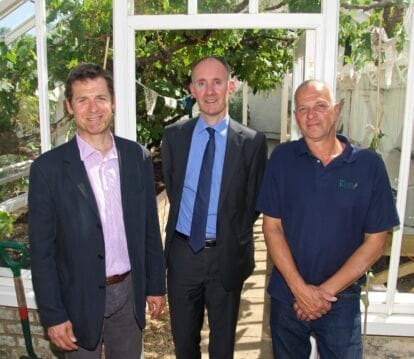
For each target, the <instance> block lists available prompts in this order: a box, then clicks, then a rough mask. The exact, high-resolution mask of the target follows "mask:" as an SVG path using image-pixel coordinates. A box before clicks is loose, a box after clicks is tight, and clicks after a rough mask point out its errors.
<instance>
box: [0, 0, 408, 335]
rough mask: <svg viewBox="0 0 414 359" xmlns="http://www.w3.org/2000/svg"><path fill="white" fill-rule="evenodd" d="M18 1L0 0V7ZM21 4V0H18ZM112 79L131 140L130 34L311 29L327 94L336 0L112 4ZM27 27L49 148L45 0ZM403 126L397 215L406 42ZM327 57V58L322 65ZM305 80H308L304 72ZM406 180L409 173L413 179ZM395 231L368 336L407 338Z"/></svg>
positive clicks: (1, 295) (403, 184) (6, 281)
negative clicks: (309, 6) (311, 9)
mask: <svg viewBox="0 0 414 359" xmlns="http://www.w3.org/2000/svg"><path fill="white" fill-rule="evenodd" d="M14 3H19V1H13V0H2V1H0V10H1V9H2V8H4V7H6V6H13V4H14ZM20 3H21V1H20ZM113 4H114V5H113V25H114V26H113V28H114V80H115V92H116V94H117V109H116V118H115V132H116V133H117V134H118V135H120V136H123V137H126V138H130V139H132V140H135V139H136V122H135V119H136V104H135V90H136V87H135V86H136V84H135V79H136V73H135V32H136V31H143V30H184V29H192V30H196V29H252V28H260V29H307V30H314V31H315V43H314V53H315V63H314V73H313V77H315V78H320V79H323V80H325V81H327V82H328V83H329V84H330V85H331V86H332V88H333V89H335V87H336V86H335V84H336V62H337V61H336V59H337V47H338V46H337V44H338V40H337V39H338V14H339V0H329V1H328V0H322V11H321V13H320V14H281V13H259V11H258V9H259V0H250V1H249V12H248V13H243V14H198V13H197V0H188V9H187V14H181V15H135V14H134V8H133V0H113ZM35 9H36V16H35V24H36V33H37V54H38V59H37V61H38V66H37V67H38V78H39V83H38V95H39V116H40V130H41V131H40V132H41V149H42V152H45V151H47V150H49V149H50V147H51V146H50V122H49V103H48V88H47V84H48V81H47V80H48V71H47V52H46V19H45V13H46V12H45V0H35ZM409 11H411V13H410V20H411V21H410V24H409V27H408V31H407V33H408V35H409V36H410V35H411V34H414V24H413V3H411V7H410V10H409ZM409 46H410V49H409V57H408V74H407V89H406V100H405V112H404V128H403V139H402V149H401V153H402V154H401V159H400V172H399V181H398V196H397V208H398V212H399V215H400V218H405V205H406V193H407V189H408V180H409V176H410V173H409V169H410V160H411V159H410V156H411V147H412V140H413V138H412V135H413V124H414V101H413V100H412V99H413V98H414V44H413V41H410V44H409ZM332 59H335V61H330V60H332ZM310 76H312V75H310ZM413 175H414V174H413ZM402 238H403V227H401V228H399V229H397V230H396V231H395V232H394V235H393V244H392V251H391V262H390V267H389V274H388V285H387V291H386V293H370V295H369V297H370V302H371V304H370V307H369V315H368V327H367V332H368V334H373V335H397V336H412V335H413V333H414V294H409V293H397V290H396V285H397V278H398V267H399V261H400V252H401V242H402ZM22 276H23V277H24V283H25V287H26V296H27V304H28V307H30V308H36V303H35V300H34V294H33V290H32V289H31V281H30V271H24V272H23V274H22ZM0 305H10V306H17V301H16V298H15V294H14V285H13V278H12V276H11V273H10V271H9V270H8V269H7V268H0Z"/></svg>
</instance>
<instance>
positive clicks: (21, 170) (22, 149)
mask: <svg viewBox="0 0 414 359" xmlns="http://www.w3.org/2000/svg"><path fill="white" fill-rule="evenodd" d="M33 16H34V4H33V3H32V2H25V3H24V4H22V5H21V6H20V7H18V8H16V9H14V10H13V11H12V12H10V13H9V14H8V15H7V16H6V17H4V18H3V19H2V21H1V22H0V34H1V35H2V39H1V40H3V41H0V240H11V241H17V242H19V243H22V244H24V245H26V244H27V241H28V238H27V188H28V174H29V168H30V164H31V161H32V160H33V159H34V158H36V157H37V156H38V155H39V153H40V131H39V114H38V107H39V101H38V96H37V94H36V89H37V72H36V66H37V64H36V39H35V36H34V30H33V29H32V30H30V29H29V31H28V32H24V31H27V30H26V28H24V30H23V29H22V28H20V25H21V24H23V23H24V22H26V21H27V20H29V19H30V18H31V17H33ZM0 266H5V263H4V262H2V261H1V260H0Z"/></svg>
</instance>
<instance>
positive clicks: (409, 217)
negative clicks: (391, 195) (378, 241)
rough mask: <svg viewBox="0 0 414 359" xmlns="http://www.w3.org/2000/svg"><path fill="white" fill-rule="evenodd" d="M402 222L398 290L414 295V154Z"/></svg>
mask: <svg viewBox="0 0 414 359" xmlns="http://www.w3.org/2000/svg"><path fill="white" fill-rule="evenodd" d="M412 148H413V147H412ZM401 222H403V223H404V230H403V239H402V243H401V258H400V268H399V275H398V277H399V278H398V282H397V290H398V291H400V292H409V293H414V153H412V154H411V160H410V177H409V181H408V191H407V202H406V208H405V216H404V221H401Z"/></svg>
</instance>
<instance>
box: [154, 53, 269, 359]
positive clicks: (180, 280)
mask: <svg viewBox="0 0 414 359" xmlns="http://www.w3.org/2000/svg"><path fill="white" fill-rule="evenodd" d="M230 74H231V70H230V67H229V65H228V64H227V63H226V62H225V60H224V59H222V58H220V57H215V56H211V57H206V58H204V59H201V60H199V61H198V62H196V63H195V64H194V65H193V66H192V71H191V84H190V91H191V93H192V95H193V97H194V98H195V99H196V100H197V104H198V106H199V108H200V116H199V117H198V118H196V119H192V120H188V121H179V122H177V123H175V124H173V125H171V126H168V127H167V128H166V129H165V132H164V138H163V143H162V160H163V172H164V180H165V184H166V189H167V194H168V198H169V201H170V212H169V218H168V223H167V228H166V249H165V252H166V260H167V268H168V274H167V285H168V299H169V305H170V312H171V326H172V333H173V339H174V344H175V351H176V356H177V358H178V359H193V358H200V356H201V354H200V331H201V327H202V324H203V318H204V309H205V308H207V311H208V320H209V326H210V342H209V353H210V357H211V358H214V359H218V358H232V357H233V351H234V337H235V329H236V323H237V316H238V310H239V303H240V294H241V289H242V286H243V282H244V280H245V279H246V278H247V277H248V276H249V275H250V274H251V273H252V271H253V267H254V255H253V224H254V222H255V220H256V218H257V216H258V213H257V212H256V211H255V201H256V197H257V194H258V191H259V188H260V182H261V179H262V175H263V171H264V167H265V164H266V158H267V145H266V139H265V136H264V135H263V134H260V133H258V132H256V131H254V130H252V129H249V128H247V127H244V126H242V125H240V124H239V123H237V122H235V121H233V120H232V119H230V117H229V115H228V96H229V94H231V93H232V92H233V91H234V88H235V84H234V81H233V80H231V78H230ZM206 188H207V189H206ZM200 237H201V238H200Z"/></svg>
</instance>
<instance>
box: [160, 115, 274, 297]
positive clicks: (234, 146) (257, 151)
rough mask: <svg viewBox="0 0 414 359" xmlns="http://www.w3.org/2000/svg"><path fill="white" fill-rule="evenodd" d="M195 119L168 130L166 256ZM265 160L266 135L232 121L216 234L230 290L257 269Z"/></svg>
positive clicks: (222, 272) (165, 141) (164, 147)
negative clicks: (255, 249) (255, 227)
mask: <svg viewBox="0 0 414 359" xmlns="http://www.w3.org/2000/svg"><path fill="white" fill-rule="evenodd" d="M196 121H197V119H193V120H188V121H180V122H176V123H174V124H172V125H170V126H168V127H166V128H165V131H164V137H163V141H162V163H163V173H164V181H165V185H166V190H167V195H168V198H169V201H170V212H169V217H168V223H167V228H166V249H165V253H166V258H168V251H169V246H170V244H171V241H172V240H173V235H174V230H175V227H176V224H177V219H178V212H179V209H180V202H181V195H182V191H183V185H184V177H185V171H186V168H187V160H188V155H189V152H190V145H191V137H192V134H193V130H194V127H195V123H196ZM266 160H267V144H266V138H265V136H264V135H263V134H261V133H259V132H256V131H254V130H252V129H250V128H247V127H245V126H242V125H241V124H239V123H237V122H236V121H233V120H230V122H229V128H228V134H227V146H226V153H225V158H224V168H223V175H222V182H221V189H220V195H219V204H218V214H217V233H216V237H217V238H216V239H217V246H218V247H219V252H220V275H221V280H222V283H223V286H224V287H225V288H226V289H228V290H230V289H233V288H237V287H239V286H241V285H242V284H243V281H244V280H245V279H246V278H247V277H248V276H249V275H250V274H251V273H252V271H253V268H254V253H253V224H254V222H255V220H256V219H257V216H258V213H257V212H256V211H255V205H256V198H257V196H258V192H259V189H260V184H261V180H262V177H263V172H264V168H265V165H266ZM200 161H201V159H200Z"/></svg>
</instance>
